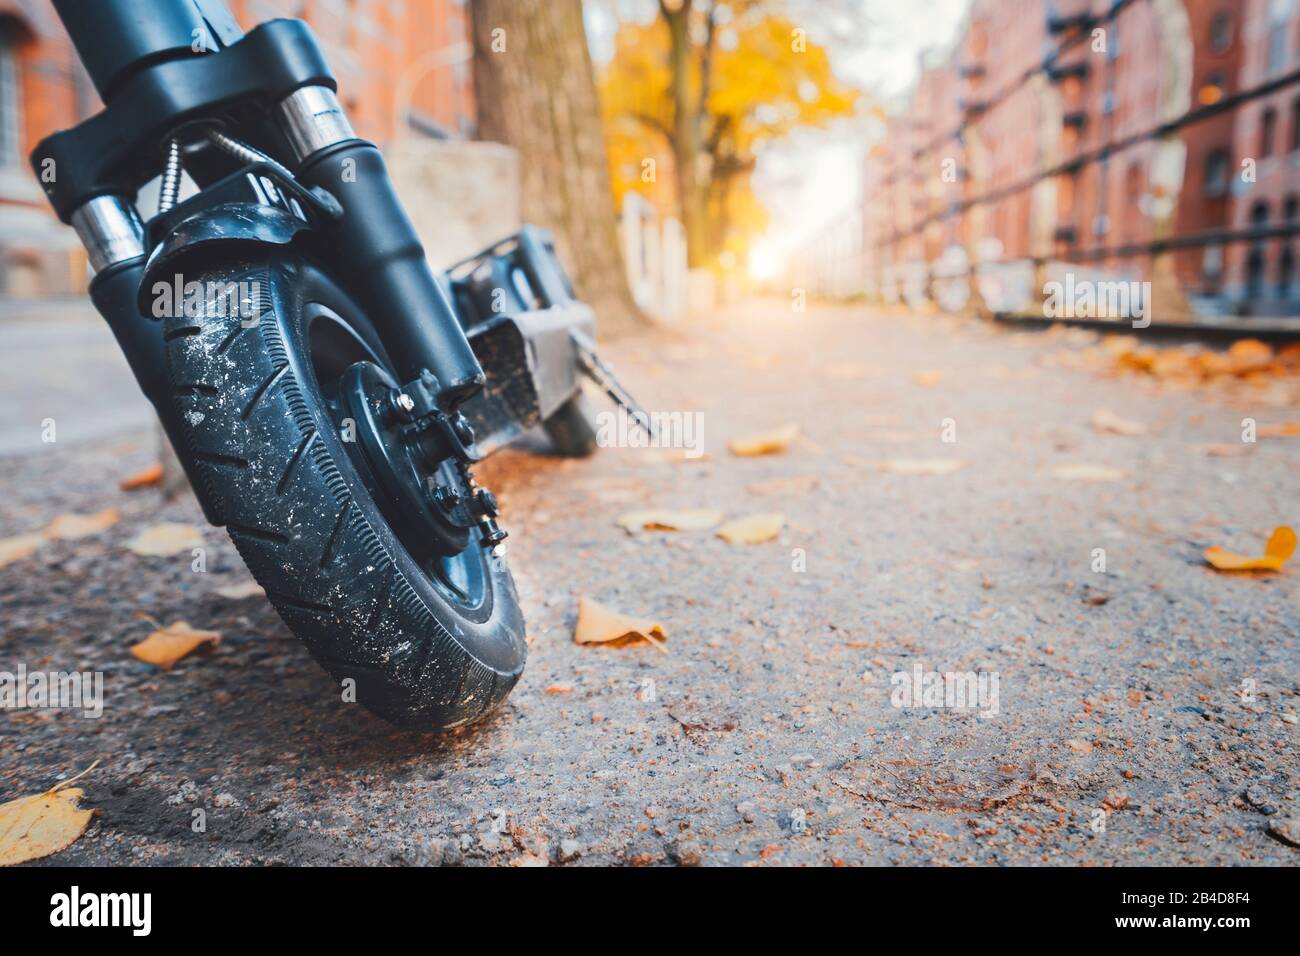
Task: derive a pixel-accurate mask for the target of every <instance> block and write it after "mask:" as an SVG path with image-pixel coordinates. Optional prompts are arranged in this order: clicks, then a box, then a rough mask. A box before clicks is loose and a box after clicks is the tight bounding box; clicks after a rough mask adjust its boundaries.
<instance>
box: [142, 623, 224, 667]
mask: <svg viewBox="0 0 1300 956" xmlns="http://www.w3.org/2000/svg"><path fill="white" fill-rule="evenodd" d="M219 643H221V634H220V633H219V632H218V631H199V630H195V629H194V628H192V627H190V626H189V625H188V624H186V623H185V622H184V621H177V622H175V623H174V624H168V625H167V626H166V627H164V628H161V629H160V630H157V631H154V632H153V633H152V634H150V635H149V636H148V637H146V638H145V639H144V640H143V641H141V642H140V643H139V644H133V645H132V646H131V654H132V655H134V656H135V657H136V658H138V659H139V660H142V661H144V662H145V663H146V664H153V665H155V666H157V667H161V668H162V669H163V670H165V671H169V670H171V669H172V668H173V667H175V666H176V664H177V663H178V662H180V661H181V660H183V659H184V658H186V657H189V656H190V655H191V654H194V653H202V654H210V653H212V651H214V650H215V649H216V647H217V645H218V644H219Z"/></svg>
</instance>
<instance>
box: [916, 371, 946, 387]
mask: <svg viewBox="0 0 1300 956" xmlns="http://www.w3.org/2000/svg"><path fill="white" fill-rule="evenodd" d="M912 381H913V382H914V383H916V384H917V385H923V386H925V387H926V388H929V387H930V386H931V385H938V384H939V383H940V382H942V381H943V372H941V371H939V370H938V369H934V370H931V371H927V372H916V373H915V374H913V375H912Z"/></svg>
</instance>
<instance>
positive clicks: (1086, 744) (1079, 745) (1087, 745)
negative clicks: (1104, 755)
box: [1066, 739, 1092, 754]
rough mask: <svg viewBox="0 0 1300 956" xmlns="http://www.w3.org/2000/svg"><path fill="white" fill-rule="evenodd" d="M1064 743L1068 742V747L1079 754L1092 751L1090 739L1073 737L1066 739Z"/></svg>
mask: <svg viewBox="0 0 1300 956" xmlns="http://www.w3.org/2000/svg"><path fill="white" fill-rule="evenodd" d="M1066 744H1068V745H1069V747H1070V749H1071V750H1073V751H1074V752H1075V753H1081V754H1090V753H1092V742H1091V741H1088V740H1078V739H1074V740H1067V741H1066Z"/></svg>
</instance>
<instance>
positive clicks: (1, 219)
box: [0, 0, 474, 298]
mask: <svg viewBox="0 0 1300 956" xmlns="http://www.w3.org/2000/svg"><path fill="white" fill-rule="evenodd" d="M229 5H230V7H231V9H232V11H233V12H234V13H235V15H236V17H237V18H238V19H239V22H240V23H241V24H242V25H243V26H244V27H245V29H248V28H250V27H252V26H254V25H255V24H257V23H259V22H261V21H263V20H269V19H272V18H275V17H301V18H302V19H304V20H306V21H307V22H309V23H310V24H311V25H312V28H313V29H314V30H315V31H316V34H317V36H318V37H319V38H320V40H321V43H322V45H323V46H324V48H325V51H326V54H327V55H328V57H329V61H330V64H331V66H332V68H333V70H334V73H335V75H336V76H337V77H338V80H339V92H340V94H341V99H342V100H343V102H344V104H345V105H346V106H347V108H348V110H349V113H350V115H351V118H352V122H353V125H354V127H355V128H356V129H357V132H358V133H359V135H361V136H365V137H367V138H370V139H373V140H375V141H377V142H379V143H381V144H384V143H388V142H391V141H392V140H393V139H394V138H395V137H397V136H399V135H403V136H404V135H411V136H438V137H445V136H454V137H460V136H466V135H469V134H471V133H472V131H473V126H474V105H473V80H472V76H471V71H470V65H469V48H468V37H469V35H468V11H467V10H466V8H465V3H464V2H463V0H229ZM100 108H101V104H100V102H99V98H98V96H97V95H96V93H95V90H94V87H93V86H92V85H91V83H90V80H89V78H88V77H87V76H86V75H85V72H84V70H82V68H81V66H80V64H79V63H78V62H77V60H76V57H75V55H74V53H73V50H72V47H71V44H70V43H69V41H68V38H67V35H66V34H65V33H64V31H63V27H62V24H61V23H60V22H59V19H58V17H57V16H56V15H55V13H54V8H53V6H52V5H51V3H50V2H49V0H0V296H4V297H14V298H31V297H40V296H50V295H67V294H75V293H79V292H80V291H82V290H84V288H85V285H86V281H87V278H86V267H85V257H84V256H83V255H82V252H81V248H80V246H79V245H78V244H77V242H76V238H75V236H73V234H72V232H71V230H69V229H67V228H66V227H64V226H63V225H62V224H60V223H59V222H58V220H57V219H55V218H54V216H53V215H52V214H51V213H50V211H49V207H48V205H47V203H46V202H45V198H44V195H43V194H42V192H41V190H40V188H39V187H38V185H37V183H36V181H35V179H34V178H33V176H32V174H31V172H30V170H29V168H28V165H27V154H28V153H29V152H30V151H31V149H32V147H33V146H34V145H35V143H36V142H37V141H38V140H40V139H41V138H42V137H44V136H46V135H48V134H49V133H51V132H53V131H55V130H56V129H62V128H66V127H68V126H72V125H74V124H75V123H77V122H78V121H79V120H80V119H83V118H84V117H86V116H89V115H91V114H92V113H94V112H96V111H97V110H99V109H100Z"/></svg>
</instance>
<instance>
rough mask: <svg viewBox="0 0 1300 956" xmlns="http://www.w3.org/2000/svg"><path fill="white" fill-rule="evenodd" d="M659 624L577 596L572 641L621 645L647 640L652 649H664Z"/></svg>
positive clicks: (663, 638) (663, 637)
mask: <svg viewBox="0 0 1300 956" xmlns="http://www.w3.org/2000/svg"><path fill="white" fill-rule="evenodd" d="M666 637H667V635H665V634H664V629H663V625H661V624H659V623H658V622H657V621H650V620H647V619H645V618H638V617H628V616H627V615H626V614H620V613H619V612H618V611H615V610H613V609H612V608H608V607H605V605H603V604H599V603H597V602H595V601H593V600H591V599H590V598H585V597H580V598H578V624H577V626H576V627H575V628H574V631H573V640H574V643H576V644H611V643H613V644H615V645H616V646H624V645H627V644H634V643H636V642H637V641H649V642H650V643H651V644H653V645H654V647H655V649H656V650H659V651H663V652H664V653H665V654H666V653H668V652H667V651H665V650H664V648H663V644H662V643H661V641H663V640H665V639H666Z"/></svg>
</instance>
